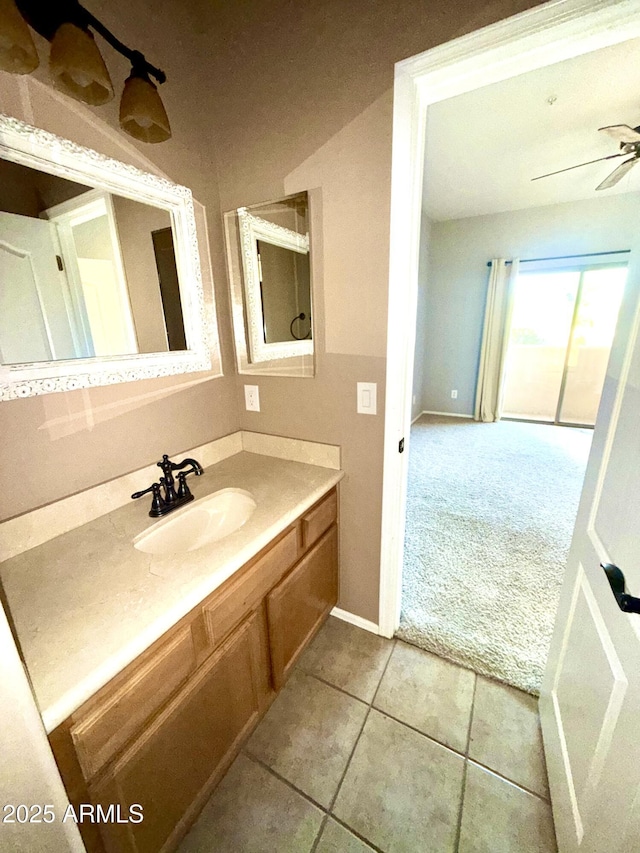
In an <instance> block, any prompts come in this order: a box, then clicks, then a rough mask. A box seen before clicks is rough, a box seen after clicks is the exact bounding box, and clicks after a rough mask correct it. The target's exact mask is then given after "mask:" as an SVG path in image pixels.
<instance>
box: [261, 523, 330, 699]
mask: <svg viewBox="0 0 640 853" xmlns="http://www.w3.org/2000/svg"><path fill="white" fill-rule="evenodd" d="M337 600H338V530H337V528H336V526H335V525H334V526H333V527H332V528H331V529H330V530H329V531H328V532H327V533H325V534H324V536H323V537H322V539H320V541H319V542H318V543H317V544H316V545H315V546H314V547H313V548H312V549H311V550H310V551H309V553H308V554H307V555H306V556H305V557H303V558H302V560H300V562H299V563H298V565H297V566H296V567H295V569H294V570H293V571H292V572H291V573H290V574H288V575H287V577H286V578H284V580H283V581H282V582H281V583H279V584H278V586H277V587H276V588H275V589H274V590H272V591H271V592H270V593H269V595H268V596H267V619H268V625H269V644H270V647H271V669H272V675H273V683H274V686H275V688H276V690H279V689H280V688H281V687H282V685H283V684H284V682H285V680H286V678H287V676H288V674H289V672H290V670H291V668H292V667H293V666H294V664H295V662H296V660H297V659H298V657H299V655H300V653H301V652H302V650H303V649H304V647H305V646H306V644H307V642H308V641H309V640H310V639H311V637H312V636H313V635H314V634H315V632H316V630H317V629H318V628H319V627H320V625H321V624H322V622H323V621H324V619H325V618H326V616H327V615H328V614H329V612H330V610H331V608H332V607H333V606H334V605H335V603H336V602H337Z"/></svg>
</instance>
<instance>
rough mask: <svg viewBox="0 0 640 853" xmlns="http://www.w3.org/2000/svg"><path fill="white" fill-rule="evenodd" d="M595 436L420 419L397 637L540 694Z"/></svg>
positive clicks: (414, 444)
mask: <svg viewBox="0 0 640 853" xmlns="http://www.w3.org/2000/svg"><path fill="white" fill-rule="evenodd" d="M592 435H593V432H592V430H587V429H571V428H567V427H554V426H547V425H543V424H528V423H515V422H512V421H511V422H510V421H501V422H499V423H496V424H482V423H476V422H475V421H471V420H463V419H460V418H445V417H439V416H432V415H424V416H423V417H422V418H421V419H420V420H419V421H417V423H416V424H415V425H414V426H413V427H412V429H411V458H410V464H409V488H408V495H407V528H406V530H407V532H406V538H405V558H404V574H403V594H402V595H403V597H402V617H401V622H400V628H399V629H398V632H397V636H399V637H401V638H402V639H403V640H406V641H407V642H409V643H413V644H414V645H416V646H420V647H421V648H424V649H428V650H429V651H433V652H436V653H437V654H439V655H442V656H443V657H446V658H449V659H450V660H453V661H456V662H457V663H461V664H463V665H464V666H467V667H469V668H471V669H474V670H475V671H476V672H479V673H482V674H483V675H488V676H491V677H493V678H497V679H500V680H501V681H505V682H507V683H508V684H512V685H514V686H515V687H519V688H521V689H522V690H526V691H528V692H530V693H534V694H537V693H538V692H539V689H540V684H541V681H542V675H543V672H544V667H545V663H546V659H547V654H548V650H549V643H550V640H551V633H552V630H553V623H554V618H555V613H556V609H557V604H558V596H559V592H560V587H561V584H562V577H563V572H564V566H565V562H566V557H567V553H568V550H569V545H570V542H571V535H572V531H573V525H574V522H575V517H576V512H577V509H578V501H579V498H580V491H581V489H582V481H583V478H584V471H585V466H586V462H587V457H588V454H589V448H590V445H591V437H592Z"/></svg>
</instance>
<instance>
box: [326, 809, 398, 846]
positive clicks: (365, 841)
mask: <svg viewBox="0 0 640 853" xmlns="http://www.w3.org/2000/svg"><path fill="white" fill-rule="evenodd" d="M327 818H331V820H334V821H335V822H336V823H338V824H340V826H341V827H343V829H346V830H347V831H348V832H350V833H351V835H354V836H355V837H356V838H357V839H358V840H359V841H362V843H363V844H366V845H367V847H370V848H371V850H373V851H374V853H387V851H385V850H383V849H382V847H378V846H377V845H376V844H374V843H373V841H371V840H370V839H368V838H365V836H364V835H360V833H359V832H358V831H357V830H356V829H353V827H351V826H349V824H348V823H345V822H344V821H343V820H342V818H339V817H337V816H336V815H334V814H331V815H327Z"/></svg>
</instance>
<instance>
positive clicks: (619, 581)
mask: <svg viewBox="0 0 640 853" xmlns="http://www.w3.org/2000/svg"><path fill="white" fill-rule="evenodd" d="M600 566H601V568H603V569H604V573H605V575H606V576H607V580H608V581H609V586H610V587H611V592H612V593H613V596H614V598H615V600H616V601H617V602H618V607H619V608H620V610H624V611H625V613H640V598H634V597H633V596H632V595H629V594H628V593H627V592H626V585H625V581H624V575H623V574H622V572H621V571H620V569H619V568H618V567H617V566H614V565H613V564H612V563H600Z"/></svg>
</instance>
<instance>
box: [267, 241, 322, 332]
mask: <svg viewBox="0 0 640 853" xmlns="http://www.w3.org/2000/svg"><path fill="white" fill-rule="evenodd" d="M256 252H257V255H258V264H259V267H260V296H261V302H262V319H263V329H262V336H263V340H264V342H265V343H266V344H274V343H278V342H282V341H304V340H309V339H310V338H311V286H310V274H309V250H308V249H307V250H306V252H298V251H295V250H292V249H288V248H286V247H284V246H280V245H278V244H277V242H269V240H266V239H264V238H263V239H262V240H256Z"/></svg>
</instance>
